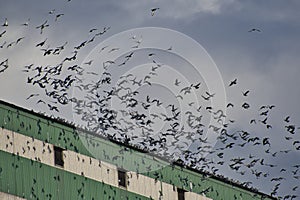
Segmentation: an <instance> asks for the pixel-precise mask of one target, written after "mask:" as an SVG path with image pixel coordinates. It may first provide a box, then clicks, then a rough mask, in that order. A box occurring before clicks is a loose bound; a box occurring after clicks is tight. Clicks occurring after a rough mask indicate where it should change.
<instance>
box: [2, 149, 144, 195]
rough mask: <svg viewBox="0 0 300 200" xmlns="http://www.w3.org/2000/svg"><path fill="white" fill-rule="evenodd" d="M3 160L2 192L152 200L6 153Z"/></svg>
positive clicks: (3, 154)
mask: <svg viewBox="0 0 300 200" xmlns="http://www.w3.org/2000/svg"><path fill="white" fill-rule="evenodd" d="M0 158H1V159H0V169H1V170H0V191H3V192H6V193H10V194H14V195H16V196H20V197H24V198H26V199H37V198H38V199H49V198H50V195H51V197H52V198H51V199H58V200H60V199H61V200H65V199H92V197H93V198H94V199H110V200H111V199H126V197H127V196H128V199H140V200H146V199H149V198H147V197H143V196H141V195H137V194H134V193H130V192H128V191H126V190H123V189H120V188H117V187H113V186H110V185H106V184H103V183H102V182H97V181H94V180H91V179H88V178H85V177H83V176H79V175H76V174H72V173H69V172H66V171H64V170H63V169H59V168H55V167H50V166H48V165H44V164H41V163H39V162H35V161H31V160H29V159H26V158H22V157H18V156H16V155H12V154H9V153H7V152H4V151H0Z"/></svg>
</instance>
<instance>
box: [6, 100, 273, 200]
mask: <svg viewBox="0 0 300 200" xmlns="http://www.w3.org/2000/svg"><path fill="white" fill-rule="evenodd" d="M0 126H1V128H0V199H1V200H2V199H39V200H44V199H49V200H50V199H53V200H56V199H59V200H60V199H62V200H68V199H70V200H73V199H89V200H97V199H99V200H102V199H115V200H118V199H124V200H127V199H128V200H134V199H136V200H146V199H165V200H210V199H214V200H235V199H243V200H259V199H274V198H272V197H270V196H267V195H265V194H262V193H259V192H257V191H253V190H249V189H247V188H244V187H241V186H240V185H237V184H234V183H230V182H228V181H225V180H222V179H220V178H218V177H214V176H211V175H207V174H205V173H201V172H199V171H195V170H192V169H189V168H187V167H184V166H180V165H179V164H169V163H168V162H167V161H165V160H163V159H162V158H159V157H157V156H155V155H151V154H149V153H146V152H143V151H141V150H138V149H136V148H134V147H130V146H128V145H125V144H121V143H118V142H115V141H111V140H108V139H105V138H103V137H100V136H97V135H94V134H93V133H90V132H87V131H84V130H81V129H78V128H75V126H73V125H70V124H68V123H65V122H62V121H60V120H58V119H52V118H49V117H46V116H43V115H41V114H37V113H34V112H32V111H29V110H26V109H23V108H20V107H17V106H15V105H11V104H9V103H6V102H3V101H0Z"/></svg>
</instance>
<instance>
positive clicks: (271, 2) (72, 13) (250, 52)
mask: <svg viewBox="0 0 300 200" xmlns="http://www.w3.org/2000/svg"><path fill="white" fill-rule="evenodd" d="M155 7H159V8H160V9H159V10H157V11H156V12H155V14H154V16H151V12H150V9H151V8H155ZM54 9H55V11H53V14H49V11H51V10H54ZM299 9H300V1H298V0H285V1H282V0H265V1H256V0H252V1H250V0H243V1H241V0H185V1H184V0H164V1H158V0H153V1H141V0H122V1H117V0H111V1H104V0H100V1H99V0H88V1H80V0H71V1H70V2H68V1H67V0H64V1H61V0H55V1H40V0H29V1H20V0H9V1H8V0H6V1H5V0H0V24H1V25H2V24H4V23H5V18H7V22H8V26H7V27H6V26H1V27H0V34H1V33H2V32H3V31H4V30H6V32H5V33H4V34H3V36H2V37H0V45H3V44H4V45H3V48H1V49H0V63H1V62H2V61H5V60H6V59H8V65H9V67H8V69H7V70H6V71H5V72H4V73H0V92H1V96H0V98H1V99H2V100H4V101H8V102H11V103H13V104H16V105H19V106H22V107H26V108H28V109H33V110H35V111H37V112H38V111H42V112H47V113H48V114H55V115H58V116H62V117H64V118H67V119H69V120H71V119H72V117H73V116H72V114H70V113H68V112H66V113H62V112H61V113H58V114H57V113H52V112H50V113H49V111H48V109H47V107H44V106H40V105H39V106H36V104H35V101H33V100H32V99H30V100H27V101H26V98H27V97H28V96H29V95H30V94H32V93H41V90H40V89H38V88H37V87H33V86H32V85H29V84H27V83H26V81H27V75H26V74H25V73H24V72H22V70H23V69H24V66H25V65H30V64H32V63H33V64H34V65H37V66H38V65H49V64H52V63H56V62H57V61H58V60H62V59H63V58H64V57H66V56H71V55H72V53H71V52H72V51H73V49H72V48H73V47H74V46H77V45H79V44H80V43H81V42H82V41H84V40H87V39H90V38H91V36H92V34H91V33H89V30H91V29H92V28H97V29H98V30H97V31H95V32H94V33H96V32H99V31H101V30H103V28H104V27H111V28H110V29H109V31H107V33H105V34H104V35H103V36H101V37H99V38H96V41H95V42H93V43H91V44H90V45H89V46H88V47H87V48H85V49H84V50H82V51H81V54H80V55H79V58H78V63H79V64H80V63H81V62H83V61H84V59H85V57H86V56H87V54H88V53H89V52H91V51H92V49H93V48H94V47H96V46H97V45H98V44H99V43H100V42H102V41H104V40H105V39H106V38H109V37H110V36H112V35H114V34H117V33H120V32H122V31H126V30H129V29H133V28H142V27H162V28H168V29H172V30H175V31H178V32H181V33H183V34H185V35H187V36H189V37H191V38H192V39H194V40H195V41H197V42H198V43H199V44H200V45H202V46H203V47H204V49H205V50H206V51H207V53H208V54H209V55H210V56H211V58H212V59H213V61H214V63H215V64H216V66H217V67H218V70H219V71H220V74H221V77H222V79H223V81H224V85H225V90H226V96H227V102H232V103H234V104H235V105H236V107H240V106H241V105H242V104H243V102H245V101H246V102H249V103H250V105H251V109H250V110H249V111H247V112H245V111H244V110H243V109H235V110H234V111H232V112H231V111H230V110H229V111H228V116H229V118H231V119H234V120H236V121H238V125H237V126H236V129H238V128H241V127H246V128H245V129H247V130H253V128H252V127H249V120H248V119H251V118H253V117H258V118H259V112H258V109H259V108H260V106H261V105H271V104H272V105H275V106H276V107H275V108H274V110H272V115H271V116H270V117H269V123H270V124H271V125H272V126H273V128H272V129H271V130H266V129H265V128H261V127H260V128H256V129H255V131H257V132H259V133H260V134H261V135H263V136H264V135H267V136H268V137H270V138H272V139H271V140H272V145H273V144H274V149H276V150H278V151H279V150H283V149H285V150H286V149H291V150H292V151H291V152H290V153H289V154H288V155H287V156H284V157H280V158H278V159H277V160H272V159H271V160H272V161H274V162H278V163H277V164H278V165H279V167H277V169H279V170H280V169H282V168H288V169H289V170H294V168H291V165H295V164H300V154H299V151H298V152H297V151H296V150H295V148H294V147H293V146H292V145H289V144H288V143H286V141H285V140H284V136H286V135H287V132H286V131H285V128H284V126H285V123H284V121H283V120H284V118H285V117H286V116H288V115H289V116H291V123H293V124H296V125H298V126H299V122H300V120H299V119H300V106H299V100H300V88H299V86H300V79H299V77H298V76H299V75H300V56H299V52H300V21H299V19H300V12H299ZM61 13H63V14H64V15H63V16H61V17H59V18H58V19H57V21H55V16H56V15H57V14H61ZM28 19H30V20H29V23H28V26H22V25H21V24H23V23H25V22H27V21H28ZM46 20H47V23H48V24H49V27H46V28H45V29H44V32H43V34H40V30H39V29H36V27H37V26H38V25H40V24H43V23H44V22H45V21H46ZM253 28H255V29H259V30H260V32H258V31H253V32H249V30H252V29H253ZM21 37H24V39H22V40H21V41H20V42H19V43H18V44H15V43H13V44H12V46H7V45H9V44H10V43H12V42H15V41H16V40H17V39H18V38H21ZM137 37H140V36H139V35H137ZM46 38H47V43H46V45H45V46H44V48H47V46H48V45H50V47H51V48H54V47H57V46H60V45H63V44H64V43H65V42H66V41H67V42H68V44H67V45H66V49H65V50H64V54H62V55H58V56H49V57H45V56H43V55H42V53H41V50H40V48H36V47H35V46H36V44H38V43H39V42H41V41H43V40H45V39H46ZM166 48H167V47H166ZM174 48H175V47H174ZM187 51H188V50H187ZM0 70H1V69H0ZM190 78H191V79H192V78H193V77H190ZM235 78H237V79H238V81H237V82H238V84H237V85H235V86H234V87H231V88H229V87H228V84H229V83H230V81H231V80H234V79H235ZM210 81H211V80H210ZM246 90H250V92H249V96H248V97H247V98H245V97H243V95H242V92H244V91H246ZM259 119H262V118H259ZM299 134H300V133H299V130H298V131H297V132H296V135H295V136H293V137H294V140H299V138H300V137H299ZM254 152H255V151H254ZM255 153H256V154H259V152H255ZM261 154H263V153H261ZM230 155H232V154H230ZM228 159H230V158H228ZM267 159H268V158H267V157H266V160H267ZM288 163H292V164H291V165H288ZM281 166H282V167H281ZM223 171H224V173H228V174H230V172H228V170H227V169H224V170H223ZM270 171H272V170H270ZM273 171H274V174H276V173H278V170H277V171H276V170H273ZM297 175H299V174H297ZM232 176H233V177H235V175H232ZM282 176H286V177H289V178H290V177H291V176H290V175H285V174H282ZM249 179H250V178H249ZM287 179H288V178H287ZM290 179H292V178H290ZM251 180H253V181H255V179H253V178H251ZM269 180H270V179H264V180H263V181H260V180H259V181H258V182H261V183H268V181H269ZM244 181H245V180H244ZM256 182H257V181H256ZM296 182H297V180H286V182H284V183H285V184H284V185H283V184H282V189H281V195H282V194H283V195H284V194H298V195H300V189H299V190H296V191H291V188H292V187H293V186H295V184H296ZM298 182H299V181H298ZM272 184H273V183H272ZM273 185H274V184H273ZM256 186H258V187H259V188H260V189H262V190H263V191H266V192H270V189H271V188H267V189H266V188H261V187H263V186H262V184H259V183H257V184H256ZM298 198H300V197H298Z"/></svg>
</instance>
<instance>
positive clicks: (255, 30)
mask: <svg viewBox="0 0 300 200" xmlns="http://www.w3.org/2000/svg"><path fill="white" fill-rule="evenodd" d="M248 32H249V33H251V32H261V30H260V29H257V28H252V29H250V30H249V31H248Z"/></svg>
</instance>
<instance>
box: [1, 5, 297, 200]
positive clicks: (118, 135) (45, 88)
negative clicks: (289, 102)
mask: <svg viewBox="0 0 300 200" xmlns="http://www.w3.org/2000/svg"><path fill="white" fill-rule="evenodd" d="M159 10H160V8H152V9H150V16H152V17H154V16H155V15H156V14H158V13H157V12H158V11H159ZM49 16H50V18H49ZM63 16H64V14H63V13H60V12H59V13H57V12H56V10H55V9H53V10H50V11H49V13H48V14H47V19H45V20H44V21H43V23H41V24H38V25H36V26H31V24H30V19H28V20H27V21H26V22H24V23H23V24H21V26H23V27H25V28H31V27H33V30H31V31H38V32H39V34H40V35H41V36H43V37H44V39H43V40H41V41H37V42H36V43H35V44H34V45H33V46H32V48H37V49H39V50H40V52H41V56H43V57H53V58H56V60H57V61H58V63H57V64H55V65H47V66H44V65H37V64H35V63H31V64H28V65H25V66H24V67H23V69H22V71H23V72H24V74H25V75H26V77H27V84H28V85H30V86H32V87H35V88H38V89H39V90H40V91H41V92H40V93H33V94H30V95H29V96H28V97H27V98H26V100H27V101H31V102H32V103H36V104H37V105H39V106H44V107H45V108H47V109H49V111H50V113H52V114H53V115H56V116H58V114H59V113H60V110H61V108H63V107H65V106H68V105H70V104H71V105H72V108H73V111H74V114H76V116H78V118H80V120H81V123H82V124H80V125H83V126H84V127H85V128H86V129H88V130H89V131H93V132H95V133H97V134H100V135H103V136H105V137H108V138H110V139H114V140H116V141H120V142H123V143H126V144H129V145H132V146H135V147H138V148H140V149H143V150H146V151H148V152H155V153H156V154H158V155H160V156H163V157H165V158H167V159H169V160H170V161H176V162H180V163H182V164H184V165H188V166H190V167H192V168H195V169H199V170H203V171H208V172H210V173H213V174H215V175H219V176H222V174H221V171H223V169H229V170H231V172H233V173H234V174H237V175H238V176H240V177H246V179H248V177H252V178H253V177H254V181H255V179H258V180H268V181H269V182H270V183H272V184H273V188H272V190H271V191H270V194H271V195H272V196H279V197H281V198H282V199H296V198H299V197H298V196H297V193H299V191H298V185H294V186H291V189H290V191H289V194H282V193H280V192H279V190H280V186H281V185H284V184H288V183H289V182H288V181H289V180H287V179H288V178H286V177H289V178H291V179H293V181H294V182H297V181H299V179H300V172H299V170H300V163H295V164H294V165H292V166H290V167H288V168H287V167H281V166H280V165H277V164H274V163H272V162H271V161H272V160H275V159H276V157H280V156H282V155H283V156H285V155H288V154H290V153H293V152H295V151H299V150H300V141H299V140H298V139H297V134H296V133H298V129H299V127H297V125H295V124H294V123H293V122H292V119H291V117H290V116H285V117H283V124H284V125H283V126H284V127H283V128H284V129H285V130H286V132H285V133H284V136H283V141H284V142H286V143H288V144H289V145H291V146H292V149H284V148H285V147H284V146H281V147H280V148H283V149H278V147H276V148H275V147H274V148H273V144H272V135H269V136H265V135H258V134H256V133H252V132H249V131H246V129H242V130H236V122H235V120H233V119H229V118H230V117H229V116H227V114H225V111H224V110H221V109H215V108H214V107H212V105H211V101H212V99H213V98H216V96H217V95H218V94H216V93H213V92H211V91H208V90H207V88H205V83H204V82H196V83H191V84H188V85H185V84H184V83H183V81H182V80H180V78H174V80H171V81H172V83H173V86H174V88H176V89H177V91H178V93H177V94H175V95H174V96H175V101H174V102H165V101H163V100H162V98H160V97H154V96H150V95H148V94H147V93H146V94H142V92H140V91H139V88H140V87H142V86H147V87H148V88H150V90H151V88H153V87H154V86H153V84H152V82H151V80H152V79H154V78H155V77H158V76H159V71H160V70H161V69H162V68H163V67H164V63H161V62H160V61H159V56H158V55H156V53H153V52H148V55H147V57H148V59H150V60H151V62H150V64H149V71H146V72H145V74H144V75H143V76H141V75H137V74H134V73H125V74H123V75H122V76H119V77H115V76H114V70H116V69H118V68H120V67H125V66H126V65H128V63H130V61H131V60H133V59H138V58H135V54H136V53H135V50H137V49H139V47H140V45H142V43H143V39H142V37H137V36H135V35H134V36H132V37H131V38H128V40H130V41H132V43H133V44H134V45H133V46H132V47H131V51H130V52H129V53H128V54H126V55H124V56H123V58H122V59H121V60H122V61H121V62H117V61H116V60H106V61H105V62H103V63H102V65H101V66H98V65H97V66H95V63H96V62H97V61H96V60H89V61H87V62H85V63H82V64H79V57H80V56H79V55H80V53H81V52H82V50H83V49H85V48H87V46H89V45H91V46H92V45H93V44H95V41H97V39H98V38H101V36H103V35H104V34H106V33H107V32H108V31H109V30H110V27H104V28H101V29H98V28H92V29H90V30H88V34H89V36H88V38H87V39H85V40H83V41H80V42H78V43H77V44H76V45H73V46H72V42H70V41H66V42H64V43H62V44H61V45H58V46H52V47H51V39H49V38H47V36H45V34H47V30H48V29H50V28H51V27H52V28H55V23H57V22H59V21H62V20H63ZM51 19H52V21H51ZM51 22H53V23H54V24H51ZM7 27H9V23H8V19H7V18H5V19H4V22H3V24H2V30H1V31H0V42H1V40H3V39H4V40H5V36H6V35H7V34H9V31H8V30H7V29H6V28H7ZM248 32H261V30H260V29H257V28H252V29H250V30H249V31H248ZM25 39H26V38H25V37H19V38H16V39H15V40H13V41H3V43H2V45H1V46H0V51H3V49H8V48H13V47H14V46H16V45H20V44H21V43H22V41H23V40H25ZM70 49H71V53H69V52H68V51H69V50H70ZM118 50H119V47H115V46H113V47H112V46H105V47H103V48H102V49H101V51H100V52H99V53H100V55H101V54H113V53H116V52H118ZM167 50H168V51H172V47H170V48H169V49H167ZM9 66H10V65H9V58H5V59H3V61H1V62H0V76H3V75H2V73H4V72H5V71H6V70H7V69H8V68H9ZM92 66H95V67H98V68H99V67H101V68H102V69H103V70H104V72H103V73H102V74H98V71H99V70H98V71H93V70H91V69H92ZM91 77H92V78H91ZM116 78H117V81H116V83H115V84H113V80H114V79H116ZM236 85H238V78H235V79H233V80H232V81H230V82H229V83H228V84H227V89H228V90H234V88H235V86H236ZM73 90H75V91H77V92H79V93H80V94H81V95H78V96H72V94H71V93H72V91H73ZM193 93H197V94H200V96H201V102H202V104H201V105H199V104H198V103H199V102H188V103H187V107H188V108H189V109H185V110H182V109H181V107H180V106H179V105H178V102H185V99H187V98H188V97H189V95H191V94H193ZM250 94H251V91H250V90H245V91H243V92H242V97H243V98H248V96H249V95H250ZM158 96H159V95H158ZM111 101H116V102H118V103H117V104H118V105H119V107H118V108H117V109H116V108H114V107H112V106H110V105H111ZM176 102H177V103H176ZM154 108H156V110H157V109H158V110H161V109H162V108H165V110H166V112H165V113H162V112H152V111H151V110H153V109H154ZM226 109H227V112H230V110H233V109H237V110H239V111H240V112H247V111H248V110H251V109H254V108H252V105H251V103H249V102H247V101H244V102H243V103H242V104H241V105H236V104H234V103H232V102H229V103H228V104H227V108H226ZM274 109H276V106H275V105H262V106H261V107H259V108H258V109H257V111H256V112H257V114H258V117H253V118H251V119H249V126H260V127H261V126H262V127H265V130H266V131H270V130H272V128H273V127H272V124H271V123H270V122H269V119H270V118H271V113H272V111H273V110H274ZM150 111H151V112H150ZM209 118H212V119H213V120H214V121H215V122H216V124H218V125H212V124H207V123H206V122H207V120H208V119H209ZM182 121H183V123H182ZM161 123H162V124H163V127H162V128H161V129H160V130H159V131H158V132H157V128H156V127H157V126H158V125H157V124H161ZM208 130H212V131H213V132H215V133H216V134H217V135H218V138H217V144H216V146H213V145H212V144H211V143H210V141H209V139H208V137H207V136H206V132H207V131H208ZM284 144H285V143H284ZM191 146H193V148H191ZM274 146H275V145H274ZM243 149H246V150H247V149H259V151H260V152H256V151H254V153H253V154H252V152H251V151H250V154H248V155H247V156H243V157H241V156H240V155H239V154H238V153H236V152H239V151H242V150H243ZM236 155H238V156H236ZM269 158H271V159H269ZM269 160H271V161H269ZM274 171H275V173H271V172H274ZM241 179H243V178H241ZM236 181H237V182H239V183H240V184H241V185H243V186H245V187H253V185H255V183H253V182H252V181H238V180H236Z"/></svg>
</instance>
